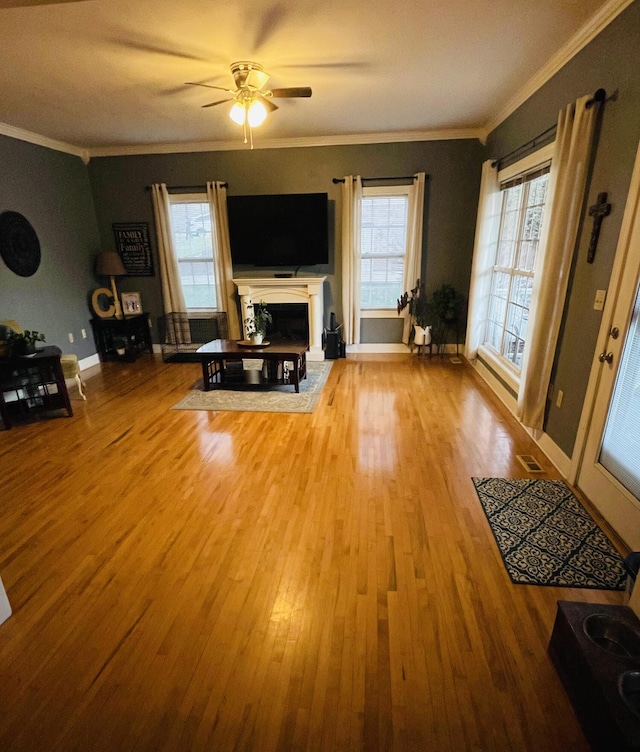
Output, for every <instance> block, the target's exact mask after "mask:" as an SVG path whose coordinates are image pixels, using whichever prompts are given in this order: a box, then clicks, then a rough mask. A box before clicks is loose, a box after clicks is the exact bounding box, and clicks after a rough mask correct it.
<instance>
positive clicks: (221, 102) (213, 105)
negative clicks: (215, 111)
mask: <svg viewBox="0 0 640 752" xmlns="http://www.w3.org/2000/svg"><path fill="white" fill-rule="evenodd" d="M225 102H233V97H230V98H229V99H219V100H218V101H217V102H209V104H203V105H202V106H203V107H215V106H216V105H217V104H224V103H225Z"/></svg>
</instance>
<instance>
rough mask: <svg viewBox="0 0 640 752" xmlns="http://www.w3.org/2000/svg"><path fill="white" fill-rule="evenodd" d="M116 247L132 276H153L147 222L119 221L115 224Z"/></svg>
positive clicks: (128, 272)
mask: <svg viewBox="0 0 640 752" xmlns="http://www.w3.org/2000/svg"><path fill="white" fill-rule="evenodd" d="M113 234H114V235H115V238H116V249H117V251H118V253H119V254H120V258H121V259H122V263H123V264H124V268H125V269H126V270H127V274H128V275H129V276H130V277H153V256H152V254H151V244H150V243H149V225H148V223H147V222H118V223H114V225H113Z"/></svg>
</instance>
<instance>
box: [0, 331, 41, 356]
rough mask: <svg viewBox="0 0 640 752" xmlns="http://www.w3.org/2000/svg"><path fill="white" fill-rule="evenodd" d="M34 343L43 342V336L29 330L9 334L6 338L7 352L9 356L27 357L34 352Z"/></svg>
mask: <svg viewBox="0 0 640 752" xmlns="http://www.w3.org/2000/svg"><path fill="white" fill-rule="evenodd" d="M36 342H44V334H42V333H40V332H34V331H30V330H29V329H25V330H24V331H23V332H11V334H10V335H9V337H8V338H7V350H8V351H9V353H10V354H11V355H28V354H29V353H34V352H35V351H36Z"/></svg>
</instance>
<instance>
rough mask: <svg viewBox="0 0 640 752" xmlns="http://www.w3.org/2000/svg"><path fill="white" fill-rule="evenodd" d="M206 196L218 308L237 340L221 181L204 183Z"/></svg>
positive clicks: (237, 328) (225, 195)
mask: <svg viewBox="0 0 640 752" xmlns="http://www.w3.org/2000/svg"><path fill="white" fill-rule="evenodd" d="M207 199H208V201H209V207H210V209H211V216H212V217H213V230H214V235H213V264H214V268H215V276H216V299H217V301H218V310H219V311H226V314H227V323H228V327H229V337H230V338H231V339H240V319H239V317H238V306H237V305H236V289H235V285H234V283H233V265H232V263H231V245H230V243H229V218H228V215H227V189H226V187H225V185H224V184H223V183H220V182H213V181H211V182H208V183H207Z"/></svg>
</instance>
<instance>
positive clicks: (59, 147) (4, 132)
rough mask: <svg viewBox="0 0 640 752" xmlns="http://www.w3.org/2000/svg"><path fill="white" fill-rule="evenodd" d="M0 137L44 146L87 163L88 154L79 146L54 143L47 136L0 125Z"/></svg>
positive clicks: (53, 140) (62, 142)
mask: <svg viewBox="0 0 640 752" xmlns="http://www.w3.org/2000/svg"><path fill="white" fill-rule="evenodd" d="M0 136H9V138H16V139H18V141H27V142H29V143H30V144H36V145H37V146H44V147H45V148H47V149H53V150H54V151H63V152H64V153H65V154H72V155H73V156H74V157H80V159H81V160H82V161H83V162H84V163H85V164H87V162H88V161H89V152H88V151H87V150H86V149H83V148H81V147H79V146H72V145H71V144H67V143H65V142H64V141H56V140H55V139H53V138H48V137H47V136H41V135H40V134H39V133H32V132H31V131H25V130H23V129H22V128H16V127H15V126H14V125H9V124H8V123H0Z"/></svg>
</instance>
